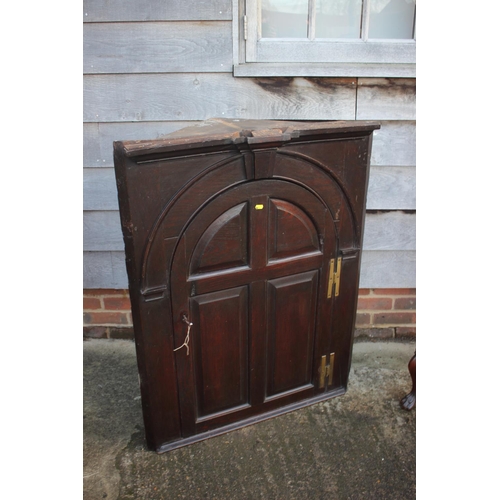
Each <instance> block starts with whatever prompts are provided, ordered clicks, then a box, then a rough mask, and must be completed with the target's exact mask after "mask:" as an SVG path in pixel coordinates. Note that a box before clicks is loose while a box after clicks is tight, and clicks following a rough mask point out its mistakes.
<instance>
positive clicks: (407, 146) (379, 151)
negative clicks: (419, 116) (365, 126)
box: [370, 121, 417, 166]
mask: <svg viewBox="0 0 500 500" xmlns="http://www.w3.org/2000/svg"><path fill="white" fill-rule="evenodd" d="M416 156H417V154H416V123H415V121H381V124H380V129H379V130H375V131H374V132H373V144H372V156H371V162H370V163H371V165H372V166H375V165H383V166H415V165H416V164H417V163H416V162H417V158H416Z"/></svg>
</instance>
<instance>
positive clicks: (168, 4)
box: [83, 0, 232, 22]
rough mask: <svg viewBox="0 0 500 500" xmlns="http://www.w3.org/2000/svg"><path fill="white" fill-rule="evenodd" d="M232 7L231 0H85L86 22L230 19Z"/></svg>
mask: <svg viewBox="0 0 500 500" xmlns="http://www.w3.org/2000/svg"><path fill="white" fill-rule="evenodd" d="M231 9H232V6H231V0H203V1H202V2H196V3H193V2H189V1H186V0H133V1H131V2H124V1H123V0H106V1H105V2H103V1H102V0H83V21H84V22H96V21H97V22H106V21H190V20H201V21H202V20H221V19H225V20H230V19H232V12H231Z"/></svg>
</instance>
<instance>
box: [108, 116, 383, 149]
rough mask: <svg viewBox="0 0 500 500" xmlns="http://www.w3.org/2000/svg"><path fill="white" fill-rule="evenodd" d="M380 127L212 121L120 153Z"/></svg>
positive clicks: (124, 146)
mask: <svg viewBox="0 0 500 500" xmlns="http://www.w3.org/2000/svg"><path fill="white" fill-rule="evenodd" d="M379 128H380V124H378V123H376V122H370V121H277V120H237V119H232V120H228V119H219V118H213V119H210V120H206V121H204V122H202V123H200V124H197V125H193V126H191V127H187V128H183V129H181V130H178V131H176V132H173V133H171V134H168V135H166V136H165V137H163V138H161V139H155V140H141V141H123V142H120V141H119V142H117V143H116V144H121V145H122V151H123V153H124V154H125V155H126V156H128V157H136V156H141V155H147V154H151V153H157V152H170V151H171V152H174V151H181V150H186V149H192V148H199V147H209V146H222V145H231V144H235V145H239V144H244V143H247V144H249V145H252V144H260V143H269V142H281V143H283V142H289V141H293V140H297V139H301V138H302V139H304V138H307V137H308V136H321V135H325V136H331V135H337V134H338V135H342V134H350V133H368V134H369V133H371V132H372V131H373V130H376V129H379Z"/></svg>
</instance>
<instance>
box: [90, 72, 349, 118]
mask: <svg viewBox="0 0 500 500" xmlns="http://www.w3.org/2000/svg"><path fill="white" fill-rule="evenodd" d="M353 82H354V80H352V79H336V78H325V79H321V80H319V79H315V78H279V79H273V78H271V79H268V78H233V76H232V75H231V74H230V73H192V74H168V73H166V74H129V75H86V76H85V77H84V82H83V88H84V111H83V118H84V121H85V122H103V121H104V122H120V121H164V120H204V119H209V118H213V117H219V118H252V119H275V120H281V119H283V120H291V119H299V120H352V119H354V118H355V104H356V86H355V85H354V84H353Z"/></svg>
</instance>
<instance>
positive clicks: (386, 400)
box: [83, 339, 416, 500]
mask: <svg viewBox="0 0 500 500" xmlns="http://www.w3.org/2000/svg"><path fill="white" fill-rule="evenodd" d="M83 349H84V367H83V368H84V370H83V373H84V385H83V388H84V416H83V432H84V442H83V463H84V470H83V498H84V500H98V499H99V500H100V499H104V498H105V499H107V500H115V499H120V500H121V499H123V500H129V499H130V500H142V499H144V500H146V499H147V500H156V499H158V500H161V499H165V500H167V499H177V498H190V499H195V500H197V499H218V500H223V499H231V500H240V499H241V500H252V499H257V498H259V499H276V500H281V499H283V500H289V499H290V500H293V499H312V500H322V499H329V500H336V499H338V500H350V499H352V500H355V499H377V500H382V499H398V500H404V499H413V498H415V495H416V477H415V471H416V464H415V431H416V410H415V409H414V410H412V411H410V412H407V411H404V410H402V409H401V408H400V407H399V400H400V399H401V397H403V396H404V395H405V394H406V393H407V392H408V391H409V390H410V388H411V379H410V376H409V373H408V369H407V365H408V361H409V360H410V358H411V356H412V355H413V353H414V351H415V343H414V342H409V341H406V342H401V341H399V342H397V341H376V342H372V341H357V342H356V343H355V344H354V353H353V363H352V367H351V374H350V379H349V387H348V389H347V393H346V394H345V395H343V396H340V397H337V398H335V399H332V400H330V401H327V402H324V403H318V404H316V405H313V406H310V407H308V408H304V409H301V410H297V411H295V412H292V413H289V414H286V415H282V416H280V417H277V418H274V419H271V420H268V421H265V422H261V423H258V424H255V425H252V426H250V427H247V428H244V429H242V430H237V431H233V432H231V433H229V434H225V435H223V436H219V437H215V438H212V439H209V440H206V441H203V442H201V443H196V444H193V445H191V446H187V447H184V448H180V449H177V450H174V451H171V452H168V453H165V454H162V455H158V454H156V453H155V452H152V451H149V450H147V448H146V445H145V440H144V427H143V422H142V413H141V401H140V396H139V384H138V376H137V365H136V359H135V346H134V344H133V342H132V341H127V340H96V339H92V340H87V341H85V342H84V343H83Z"/></svg>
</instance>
